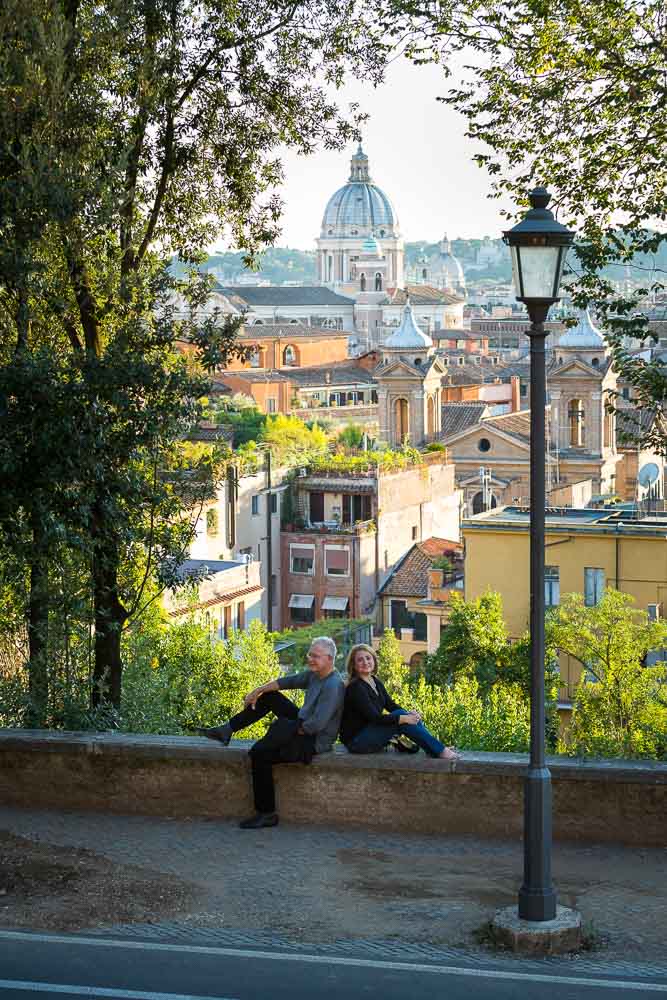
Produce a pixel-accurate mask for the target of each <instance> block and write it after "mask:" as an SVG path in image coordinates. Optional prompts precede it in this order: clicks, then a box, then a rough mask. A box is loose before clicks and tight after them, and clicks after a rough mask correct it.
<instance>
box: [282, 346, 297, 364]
mask: <svg viewBox="0 0 667 1000" xmlns="http://www.w3.org/2000/svg"><path fill="white" fill-rule="evenodd" d="M283 364H284V365H295V364H296V351H295V350H294V348H293V347H292V345H291V344H288V345H287V347H286V348H285V350H284V351H283Z"/></svg>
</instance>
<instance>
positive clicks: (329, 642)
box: [310, 635, 338, 663]
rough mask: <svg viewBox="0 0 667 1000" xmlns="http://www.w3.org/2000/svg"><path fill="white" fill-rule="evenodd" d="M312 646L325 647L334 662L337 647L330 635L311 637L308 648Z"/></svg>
mask: <svg viewBox="0 0 667 1000" xmlns="http://www.w3.org/2000/svg"><path fill="white" fill-rule="evenodd" d="M313 646H321V647H322V648H323V649H325V650H326V651H327V653H328V654H329V656H330V657H331V659H332V660H333V661H334V663H335V661H336V654H337V652H338V649H337V648H336V643H335V642H334V641H333V639H332V638H331V637H330V636H328V635H320V636H318V637H317V639H313V641H312V642H311V644H310V648H311V649H312V648H313Z"/></svg>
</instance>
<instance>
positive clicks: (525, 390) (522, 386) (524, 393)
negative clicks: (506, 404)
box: [519, 382, 528, 397]
mask: <svg viewBox="0 0 667 1000" xmlns="http://www.w3.org/2000/svg"><path fill="white" fill-rule="evenodd" d="M519 395H520V396H524V397H525V396H527V395H528V386H527V385H526V383H525V382H521V383H520V385H519Z"/></svg>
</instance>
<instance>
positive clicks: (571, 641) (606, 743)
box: [551, 589, 667, 757]
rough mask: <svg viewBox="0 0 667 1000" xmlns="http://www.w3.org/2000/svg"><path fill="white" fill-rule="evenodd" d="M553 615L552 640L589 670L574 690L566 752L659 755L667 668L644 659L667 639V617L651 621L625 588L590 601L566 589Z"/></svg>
mask: <svg viewBox="0 0 667 1000" xmlns="http://www.w3.org/2000/svg"><path fill="white" fill-rule="evenodd" d="M551 621H552V628H553V636H554V640H555V641H556V643H557V645H558V647H559V648H560V649H561V650H562V651H563V652H566V653H568V654H569V655H570V656H572V657H574V659H576V660H579V661H580V663H581V664H582V665H583V666H584V667H585V668H586V671H587V676H585V677H584V678H583V679H582V681H581V682H580V684H579V686H578V688H577V691H576V693H575V698H574V705H573V714H572V724H571V728H570V731H569V732H568V734H567V736H566V741H565V746H566V747H567V748H568V749H569V750H570V752H573V753H593V754H595V753H598V754H605V755H607V754H617V755H619V756H649V757H655V756H664V755H665V753H667V694H666V688H665V681H667V671H666V670H665V668H664V667H662V666H660V667H645V666H644V662H645V659H646V656H647V654H648V653H649V652H651V651H652V650H659V649H662V648H663V647H664V646H665V645H667V625H665V623H664V622H662V621H656V622H651V621H649V619H648V615H647V614H646V612H645V611H642V610H641V609H640V608H637V607H636V606H635V602H634V600H633V598H632V597H631V596H630V595H629V594H622V593H620V592H619V591H617V590H612V589H608V590H606V591H605V594H604V596H603V598H602V600H601V601H600V602H599V604H597V605H596V606H595V607H587V606H586V605H585V603H584V599H583V597H582V595H581V594H568V595H567V596H566V597H565V599H564V600H563V602H562V604H561V606H560V607H559V608H558V609H557V610H555V611H554V612H553V613H552V616H551Z"/></svg>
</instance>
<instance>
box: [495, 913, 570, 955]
mask: <svg viewBox="0 0 667 1000" xmlns="http://www.w3.org/2000/svg"><path fill="white" fill-rule="evenodd" d="M492 928H493V935H494V938H495V940H496V942H497V943H498V944H499V945H502V946H504V947H506V948H509V949H510V950H511V951H515V952H518V953H520V954H522V955H565V954H567V953H568V952H572V951H579V950H580V948H581V943H582V931H581V914H580V913H579V912H578V911H577V910H570V909H569V908H568V907H567V906H558V907H557V908H556V917H555V919H554V920H521V918H520V917H519V912H518V909H517V907H516V906H508V907H506V908H505V909H503V910H497V911H496V915H495V916H494V918H493V920H492Z"/></svg>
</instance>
